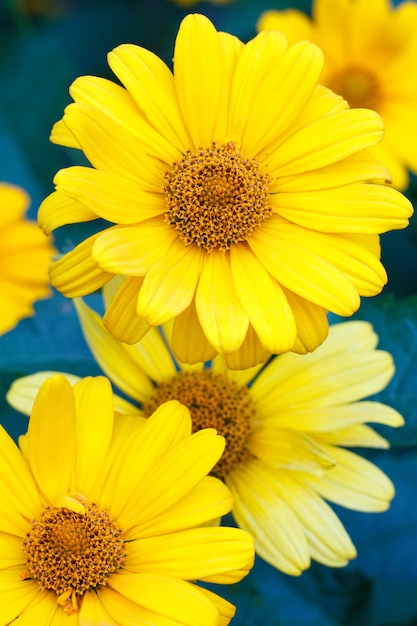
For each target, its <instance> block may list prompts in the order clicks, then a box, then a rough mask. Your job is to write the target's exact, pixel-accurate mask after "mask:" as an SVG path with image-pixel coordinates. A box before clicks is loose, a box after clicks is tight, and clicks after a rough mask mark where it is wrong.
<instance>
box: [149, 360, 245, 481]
mask: <svg viewBox="0 0 417 626" xmlns="http://www.w3.org/2000/svg"><path fill="white" fill-rule="evenodd" d="M167 400H178V401H179V402H181V403H182V404H184V405H185V406H186V407H187V408H188V409H189V411H190V413H191V418H192V423H193V432H197V431H198V430H201V429H202V428H215V429H216V430H217V432H218V433H219V435H223V437H224V438H225V439H226V448H225V451H224V453H223V456H222V458H221V459H220V460H219V461H218V463H217V464H216V466H215V467H214V469H213V472H212V474H213V475H215V476H217V477H218V478H225V477H226V476H227V475H228V474H229V473H230V471H231V470H232V468H233V467H234V466H235V465H236V464H237V463H241V462H243V461H245V460H246V459H248V458H249V457H250V456H251V454H250V452H249V450H248V448H247V447H246V444H247V440H248V437H249V435H250V432H251V424H252V421H253V418H254V417H255V407H254V405H253V402H252V399H251V397H250V395H249V390H248V389H247V387H245V386H242V385H238V384H237V383H235V382H234V381H233V380H231V379H229V378H227V376H225V375H224V374H217V373H215V372H212V371H210V370H206V371H202V372H179V373H178V374H176V375H175V376H174V377H173V378H171V380H169V381H166V382H163V383H161V384H160V385H158V387H157V388H156V390H155V393H154V394H153V395H152V396H151V397H150V398H149V400H148V401H147V402H146V403H145V404H144V407H143V410H144V413H145V416H146V417H149V415H151V414H152V413H153V412H154V411H155V410H156V409H157V408H158V407H159V406H160V405H161V404H163V402H166V401H167Z"/></svg>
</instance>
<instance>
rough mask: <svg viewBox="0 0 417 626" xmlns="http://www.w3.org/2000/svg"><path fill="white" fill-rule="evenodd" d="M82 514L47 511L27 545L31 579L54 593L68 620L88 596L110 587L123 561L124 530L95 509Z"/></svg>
mask: <svg viewBox="0 0 417 626" xmlns="http://www.w3.org/2000/svg"><path fill="white" fill-rule="evenodd" d="M84 508H85V513H77V512H75V511H72V510H70V509H67V508H61V507H50V506H47V507H46V508H45V510H44V511H43V513H42V515H41V517H40V518H39V519H37V520H34V521H33V522H32V527H31V529H30V531H29V532H28V533H27V534H26V538H25V540H24V542H23V551H24V553H25V556H26V566H27V570H28V573H27V577H31V578H33V579H35V580H36V581H37V582H38V583H39V586H40V587H41V589H49V590H52V591H54V592H55V593H56V594H57V602H58V603H59V604H61V605H62V606H63V608H64V610H65V612H66V613H69V614H70V613H72V612H73V611H77V610H78V608H79V602H80V600H81V598H82V596H83V595H84V593H85V592H86V591H88V590H89V589H95V588H96V587H99V586H100V585H105V584H106V579H107V578H108V576H109V575H110V574H112V573H113V572H115V571H116V570H117V569H119V568H120V567H121V566H122V564H123V559H124V556H125V553H124V542H123V539H122V537H121V533H122V530H121V529H119V528H116V526H115V525H114V523H113V521H112V520H111V518H110V516H109V513H108V512H107V511H102V510H100V509H99V508H98V507H97V505H96V504H94V503H90V504H89V503H86V504H85V505H84ZM25 577H26V574H25Z"/></svg>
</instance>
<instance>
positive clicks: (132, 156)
mask: <svg viewBox="0 0 417 626" xmlns="http://www.w3.org/2000/svg"><path fill="white" fill-rule="evenodd" d="M63 119H64V122H65V124H66V125H67V126H68V127H69V128H70V129H71V131H72V132H73V133H74V135H75V137H76V138H77V141H79V143H80V146H81V148H82V150H83V152H84V154H85V156H86V157H87V159H88V160H89V161H90V163H91V164H92V165H93V167H95V168H97V169H99V170H103V171H104V172H113V173H115V174H119V175H120V176H124V177H126V178H131V179H133V180H140V181H142V182H143V183H144V184H145V185H146V189H147V190H149V191H156V192H159V191H161V187H163V184H164V178H163V177H164V172H165V169H166V165H165V164H164V163H162V162H160V161H159V160H157V159H154V158H152V157H150V156H149V155H147V154H146V153H145V151H144V148H143V145H142V143H141V142H140V140H139V139H138V138H137V137H135V136H134V135H132V133H130V132H129V131H128V130H126V129H125V128H123V126H121V125H120V124H119V123H118V122H117V121H115V120H114V119H113V118H111V117H109V116H108V115H106V114H105V113H103V112H102V111H100V109H96V108H94V107H93V106H91V105H89V104H84V103H73V104H70V105H68V106H67V108H66V109H65V116H64V118H63Z"/></svg>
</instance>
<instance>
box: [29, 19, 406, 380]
mask: <svg viewBox="0 0 417 626" xmlns="http://www.w3.org/2000/svg"><path fill="white" fill-rule="evenodd" d="M108 59H109V64H110V67H111V69H112V70H113V71H114V73H115V74H116V76H117V77H118V78H119V79H120V81H121V82H122V84H123V85H124V87H122V86H119V85H117V84H115V83H113V82H111V81H109V80H106V79H101V78H97V77H91V76H86V77H81V78H79V79H77V80H76V81H75V82H74V83H73V85H72V87H71V90H70V92H71V95H72V97H73V99H74V101H75V102H74V103H72V104H70V105H69V106H68V107H67V109H66V110H65V115H64V117H63V119H62V120H61V121H60V122H58V123H57V124H56V125H55V127H54V129H53V132H52V141H54V142H56V143H58V144H62V145H65V146H69V147H73V148H77V149H79V150H82V151H83V152H84V154H85V155H86V156H87V158H88V159H89V161H90V162H91V164H92V166H93V167H91V168H90V167H79V166H75V167H69V168H66V169H63V170H60V171H59V172H58V173H57V175H56V177H55V184H56V191H55V192H54V193H52V194H51V195H50V196H49V197H48V198H46V199H45V201H44V202H43V204H42V206H41V208H40V211H39V223H40V225H41V227H42V228H43V229H44V231H45V232H46V233H49V232H51V231H52V230H53V229H55V228H57V227H59V226H62V225H64V224H68V223H76V222H86V221H91V220H95V219H96V218H98V217H101V218H104V219H106V220H108V221H109V222H111V223H113V224H114V226H111V227H109V228H105V229H104V230H102V231H101V232H98V233H97V234H95V235H93V236H92V237H89V238H88V239H86V240H85V241H83V242H82V243H81V244H79V245H78V246H77V247H76V248H75V249H74V250H73V251H71V252H69V253H68V254H66V255H64V256H63V257H62V258H61V259H60V260H58V261H57V262H56V263H54V264H53V266H52V268H51V281H52V284H53V285H54V286H55V287H56V288H57V289H59V290H60V291H61V292H62V293H63V294H64V295H66V296H67V297H75V296H80V295H85V294H88V293H91V292H93V291H95V290H97V289H99V288H100V287H102V286H103V285H104V284H106V283H107V282H108V281H109V280H110V279H111V278H113V277H114V276H115V275H118V276H122V277H125V278H126V280H125V281H124V282H123V284H122V285H121V287H120V289H119V291H118V292H117V293H116V295H115V297H114V299H113V301H112V303H111V304H110V306H109V307H108V309H107V311H106V315H105V318H104V323H105V325H106V327H107V328H108V329H109V331H110V332H111V333H112V334H113V336H114V337H115V338H116V339H118V340H119V341H124V342H126V343H130V344H133V343H136V342H137V341H139V340H140V339H141V338H142V337H143V336H144V335H145V334H146V332H147V331H148V330H149V328H150V327H152V326H158V325H160V324H163V323H165V322H167V321H169V320H172V319H175V323H174V327H173V331H172V332H173V346H174V351H175V354H176V356H177V357H178V359H179V360H181V361H184V362H189V363H195V362H199V361H206V360H208V359H210V358H212V357H213V356H215V355H216V354H217V353H223V354H224V355H225V358H226V361H227V364H228V366H229V367H231V368H236V369H239V368H245V367H249V366H252V365H254V364H257V363H260V362H262V361H265V360H266V359H267V358H268V356H269V355H270V354H271V353H272V354H275V353H282V352H286V351H288V350H294V351H296V352H300V353H305V352H308V351H312V350H314V349H315V348H316V347H317V346H318V345H319V344H320V343H321V342H322V341H323V340H324V338H325V337H326V335H327V332H328V322H327V317H326V313H327V311H333V312H334V313H337V314H339V315H342V316H349V315H351V314H352V313H353V312H354V311H355V310H356V309H357V308H358V307H359V304H360V296H361V295H363V296H372V295H375V294H377V293H379V292H380V291H381V289H382V287H383V285H384V284H385V282H386V279H387V278H386V273H385V270H384V268H383V266H382V265H381V263H380V261H379V237H378V234H379V233H382V232H384V231H387V230H391V229H396V228H404V227H405V226H406V225H407V223H408V218H409V216H410V215H411V213H412V207H411V204H410V203H409V201H408V200H407V199H406V198H404V197H403V196H402V195H401V194H400V193H399V192H397V191H395V190H394V189H392V188H390V187H389V186H386V185H383V184H377V183H376V182H375V181H376V180H378V181H384V180H385V179H387V178H389V173H388V172H387V170H386V169H385V168H384V167H383V166H381V165H380V164H379V163H378V162H377V161H376V160H375V159H374V158H373V157H371V156H370V154H369V152H368V150H367V149H368V148H370V147H372V146H374V145H375V144H377V143H378V142H379V141H380V140H381V138H382V135H383V125H382V122H381V119H380V117H379V116H378V115H377V114H376V113H375V112H374V111H369V110H362V109H349V108H348V105H347V103H346V102H345V101H344V100H343V98H341V96H337V95H335V94H333V93H332V92H331V91H330V90H327V89H326V88H324V87H321V86H318V85H317V81H318V80H319V76H320V73H321V70H322V64H323V59H322V53H321V51H320V50H319V49H318V48H317V47H316V46H315V45H314V44H311V43H308V42H301V43H298V44H295V45H294V46H292V47H290V48H288V49H287V43H286V39H285V37H284V36H283V35H281V34H280V33H278V32H274V31H271V32H263V33H260V34H259V35H258V36H257V37H256V38H255V39H253V40H252V41H250V42H249V43H248V44H246V45H244V44H243V43H241V42H240V41H239V40H238V39H236V38H235V37H233V36H231V35H228V34H225V33H218V32H217V31H216V30H215V28H214V26H213V25H212V24H211V22H210V21H209V20H208V19H206V18H205V17H203V16H201V15H188V16H187V17H186V18H185V19H184V20H183V22H182V24H181V26H180V29H179V32H178V36H177V40H176V45H175V53H174V74H172V73H171V71H170V70H169V69H168V68H167V66H166V65H165V64H164V63H163V62H162V61H161V60H160V59H159V58H158V57H156V56H155V55H154V54H153V53H151V52H149V51H148V50H145V49H143V48H141V47H139V46H135V45H121V46H119V47H118V48H116V49H115V50H113V51H112V52H111V53H110V54H109V57H108Z"/></svg>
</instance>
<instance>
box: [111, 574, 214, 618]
mask: <svg viewBox="0 0 417 626" xmlns="http://www.w3.org/2000/svg"><path fill="white" fill-rule="evenodd" d="M108 584H109V586H110V587H111V588H112V589H115V590H116V591H118V592H119V594H121V595H122V596H125V597H126V598H128V599H129V600H131V601H132V602H135V603H136V604H138V605H139V606H141V607H143V608H145V609H147V610H149V611H152V612H155V613H156V614H157V616H158V615H162V616H163V617H166V618H169V619H171V620H172V622H173V624H174V623H176V624H181V626H217V625H218V612H217V609H216V607H215V606H214V604H212V602H210V600H209V599H208V598H207V597H206V596H204V594H202V593H200V591H199V589H198V588H197V587H196V586H193V585H191V584H190V583H188V582H186V581H183V580H180V579H178V578H172V577H169V576H163V575H157V574H123V573H121V574H116V575H114V576H112V577H111V578H110V579H109V582H108ZM161 598H163V599H164V601H163V602H161ZM154 623H155V624H156V625H158V626H159V622H158V617H157V618H156V621H155V622H154Z"/></svg>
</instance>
